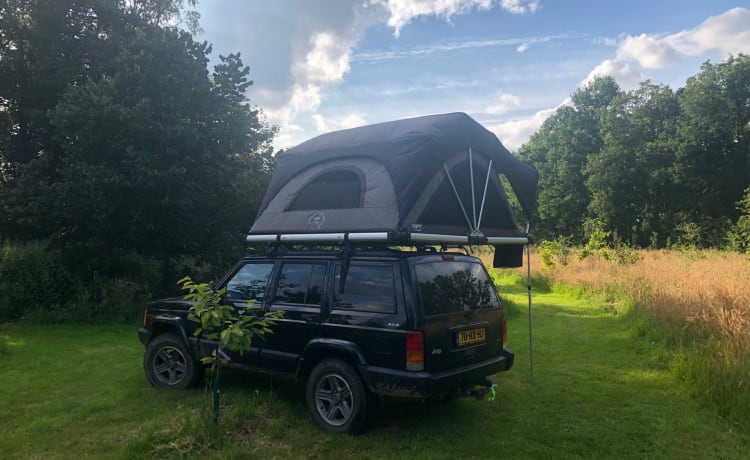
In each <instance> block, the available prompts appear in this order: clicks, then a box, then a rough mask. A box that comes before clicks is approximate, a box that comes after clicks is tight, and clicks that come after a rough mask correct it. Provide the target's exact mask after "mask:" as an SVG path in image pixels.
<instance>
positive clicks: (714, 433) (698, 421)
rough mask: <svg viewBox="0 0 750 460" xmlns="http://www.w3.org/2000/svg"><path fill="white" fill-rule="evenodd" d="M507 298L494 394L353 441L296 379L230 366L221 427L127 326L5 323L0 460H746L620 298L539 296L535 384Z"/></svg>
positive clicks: (518, 320)
mask: <svg viewBox="0 0 750 460" xmlns="http://www.w3.org/2000/svg"><path fill="white" fill-rule="evenodd" d="M500 282H501V283H502V285H501V286H500V289H501V291H503V292H504V293H505V296H506V298H508V299H510V300H511V301H513V302H514V303H516V305H517V306H516V307H514V308H512V310H513V315H512V317H511V318H510V323H509V328H510V337H511V341H510V347H511V348H512V349H514V351H516V365H515V367H514V368H513V369H512V370H511V371H510V372H508V373H503V374H499V375H497V376H495V378H494V379H493V380H494V381H495V382H496V383H498V385H499V387H498V390H499V391H498V396H497V398H496V400H495V401H492V402H490V401H486V400H482V401H475V400H460V401H456V402H452V403H443V402H424V403H422V402H397V401H386V402H385V403H384V404H383V405H382V407H381V409H380V412H379V414H378V417H377V422H376V426H375V428H374V429H373V430H372V431H370V432H368V433H367V434H365V435H363V436H359V437H348V436H341V435H333V434H329V433H324V432H322V431H320V430H319V429H318V428H316V427H315V426H314V425H313V423H312V422H311V421H310V420H309V418H308V416H307V413H306V410H305V404H304V399H303V391H302V387H301V386H299V385H298V384H296V383H293V382H289V381H285V380H282V379H276V378H270V377H251V376H247V375H245V374H240V373H234V374H229V375H228V377H227V378H226V379H225V381H224V382H225V385H224V387H223V393H222V397H223V402H224V404H225V407H224V409H223V412H222V421H221V424H220V425H219V427H218V429H217V428H215V427H214V426H213V425H212V423H211V422H209V421H208V420H209V419H210V418H209V416H208V414H207V412H208V410H209V407H210V398H209V396H208V395H207V394H206V393H205V392H204V390H202V389H196V390H190V391H157V390H154V389H152V388H151V387H149V386H148V384H147V382H146V380H145V378H144V376H143V371H142V368H141V357H142V346H141V345H140V343H139V342H138V340H137V338H136V333H135V332H136V328H135V327H128V326H116V327H114V326H113V327H93V326H56V327H52V326H48V327H43V326H34V327H30V326H26V327H25V326H5V327H3V328H1V329H0V366H1V370H0V420H2V422H0V423H2V430H0V432H1V433H2V434H1V435H0V457H1V458H7V459H12V458H44V459H48V458H85V457H89V458H153V457H160V458H180V457H185V458H192V457H201V458H492V457H495V458H499V457H503V458H555V459H560V458H563V459H564V458H634V457H635V458H680V459H685V458H696V459H704V458H729V459H731V458H737V459H740V458H746V457H747V452H748V451H749V450H750V435H749V434H748V431H747V430H746V429H745V428H744V427H742V426H740V425H738V424H736V423H732V422H729V421H726V420H723V419H722V418H720V417H719V416H718V415H717V412H716V411H714V410H713V409H711V408H710V407H708V406H706V405H703V404H701V403H700V402H699V401H697V400H696V399H695V398H692V397H691V396H690V395H689V393H688V391H687V389H686V388H684V386H683V385H682V384H680V383H679V382H678V381H676V380H675V378H674V377H673V375H674V374H673V373H672V372H670V369H669V363H670V361H671V360H672V355H671V352H670V351H669V350H667V349H665V348H664V345H663V344H661V343H658V342H653V341H651V340H649V339H648V338H647V337H644V336H642V335H639V334H637V328H636V327H634V324H633V322H632V321H633V320H632V319H631V317H630V316H629V315H627V314H624V312H623V311H621V310H620V309H618V308H617V306H614V307H613V305H611V304H608V303H607V304H603V303H600V302H596V301H590V300H585V299H583V298H580V296H579V295H578V294H576V293H574V292H571V291H565V290H549V292H536V293H535V306H534V313H533V314H534V325H535V329H534V339H535V340H534V351H535V354H534V360H535V361H534V362H535V375H534V378H535V382H534V384H533V385H531V384H530V382H529V355H528V324H527V316H526V314H525V306H523V305H524V304H525V287H524V285H523V282H522V281H521V280H520V278H518V277H514V276H512V275H511V276H507V277H504V278H501V279H500Z"/></svg>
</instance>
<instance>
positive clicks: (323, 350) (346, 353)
mask: <svg viewBox="0 0 750 460" xmlns="http://www.w3.org/2000/svg"><path fill="white" fill-rule="evenodd" d="M329 358H335V359H340V360H342V361H344V362H347V363H348V364H350V365H351V366H352V367H353V368H354V370H355V371H356V372H357V373H360V371H359V368H360V366H364V365H365V364H367V361H366V359H365V355H364V353H363V352H362V349H361V348H360V347H359V346H358V345H356V344H355V343H352V342H348V341H346V340H340V339H325V338H319V339H313V340H311V341H310V342H309V343H308V344H307V345H306V346H305V349H304V351H303V352H302V356H301V357H300V360H299V363H298V365H297V372H296V377H297V380H299V381H300V382H304V381H306V380H307V378H308V377H309V376H310V372H312V370H313V369H314V368H315V366H316V365H317V364H318V363H319V362H321V361H323V360H325V359H329ZM360 377H361V375H360Z"/></svg>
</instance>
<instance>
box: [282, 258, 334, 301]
mask: <svg viewBox="0 0 750 460" xmlns="http://www.w3.org/2000/svg"><path fill="white" fill-rule="evenodd" d="M325 277H326V264H312V263H295V262H292V263H285V264H284V265H282V267H281V273H280V274H279V282H278V285H277V287H276V293H275V295H274V302H276V303H290V304H299V305H318V306H319V305H320V302H321V300H323V288H324V286H325Z"/></svg>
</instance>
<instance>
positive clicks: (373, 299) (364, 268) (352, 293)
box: [334, 262, 396, 313]
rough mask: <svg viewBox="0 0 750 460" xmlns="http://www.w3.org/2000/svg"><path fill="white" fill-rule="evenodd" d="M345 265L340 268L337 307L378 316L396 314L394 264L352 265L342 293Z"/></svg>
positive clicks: (338, 265) (337, 267) (353, 263)
mask: <svg viewBox="0 0 750 460" xmlns="http://www.w3.org/2000/svg"><path fill="white" fill-rule="evenodd" d="M340 282H341V265H340V264H337V265H336V283H335V287H336V290H335V291H334V292H335V293H336V294H335V295H336V298H335V305H334V308H340V309H345V310H354V311H366V312H377V313H393V312H395V311H396V287H395V284H394V275H393V264H390V263H387V264H375V263H368V264H364V263H362V264H360V263H358V262H352V263H351V265H350V266H349V271H348V272H347V275H346V281H345V282H344V292H343V293H342V292H339V283H340Z"/></svg>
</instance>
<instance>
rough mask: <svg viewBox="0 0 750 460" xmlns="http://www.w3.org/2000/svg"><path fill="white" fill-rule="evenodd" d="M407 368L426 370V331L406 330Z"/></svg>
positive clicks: (410, 369)
mask: <svg viewBox="0 0 750 460" xmlns="http://www.w3.org/2000/svg"><path fill="white" fill-rule="evenodd" d="M406 370H407V371H423V370H424V333H422V331H407V332H406Z"/></svg>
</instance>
